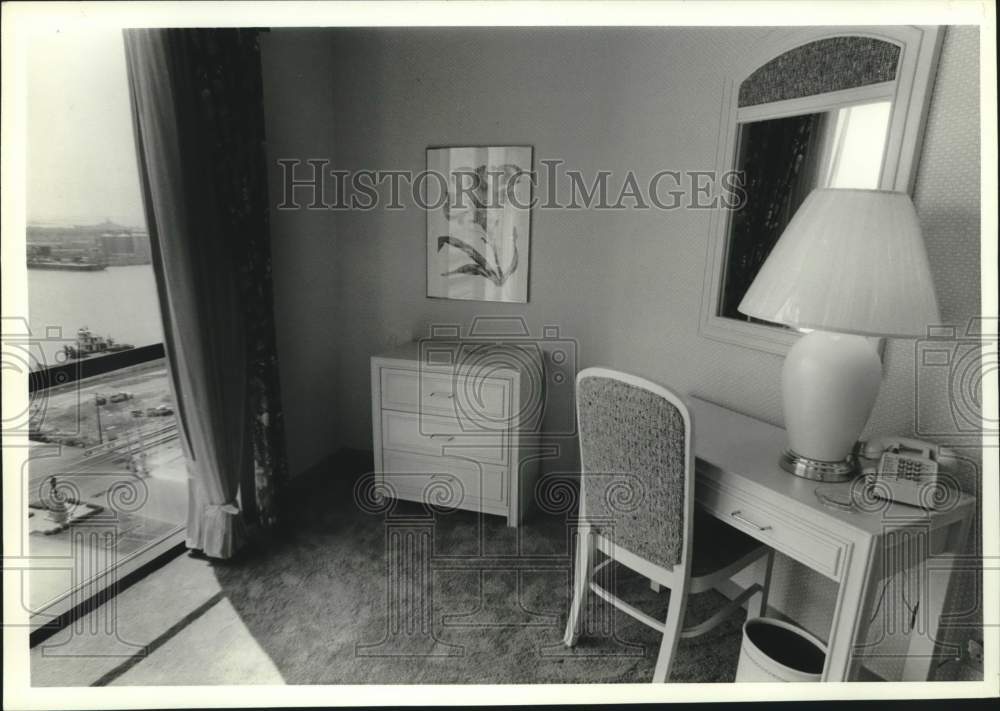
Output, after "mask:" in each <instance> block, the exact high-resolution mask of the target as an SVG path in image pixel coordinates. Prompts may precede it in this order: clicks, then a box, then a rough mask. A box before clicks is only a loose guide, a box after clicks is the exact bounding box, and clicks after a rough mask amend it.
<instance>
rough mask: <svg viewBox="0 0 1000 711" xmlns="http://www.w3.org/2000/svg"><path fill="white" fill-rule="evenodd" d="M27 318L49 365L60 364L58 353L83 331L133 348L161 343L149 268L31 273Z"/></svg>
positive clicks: (157, 307) (145, 266)
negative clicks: (85, 327) (78, 331)
mask: <svg viewBox="0 0 1000 711" xmlns="http://www.w3.org/2000/svg"><path fill="white" fill-rule="evenodd" d="M28 312H29V319H30V324H31V332H32V334H33V335H34V336H35V337H36V338H39V339H43V340H42V346H41V351H42V353H43V354H44V358H45V364H46V365H53V364H55V363H56V362H57V360H56V356H57V354H58V353H59V351H61V350H62V347H63V346H64V345H67V344H69V345H72V344H74V343H75V339H76V331H77V329H78V328H81V327H83V326H87V327H89V328H90V330H91V331H93V332H94V333H95V334H96V335H99V336H110V337H112V338H114V339H115V341H117V342H118V343H131V344H132V345H134V346H148V345H150V344H153V343H160V342H161V341H162V340H163V327H162V324H161V321H160V310H159V305H158V302H157V294H156V281H155V278H154V276H153V268H152V266H151V265H149V264H138V265H133V266H124V267H108V268H107V269H103V270H100V271H81V272H74V271H62V270H48V269H29V270H28ZM53 328H55V329H58V332H59V333H60V335H58V336H57V335H55V332H54V331H52V330H50V329H53Z"/></svg>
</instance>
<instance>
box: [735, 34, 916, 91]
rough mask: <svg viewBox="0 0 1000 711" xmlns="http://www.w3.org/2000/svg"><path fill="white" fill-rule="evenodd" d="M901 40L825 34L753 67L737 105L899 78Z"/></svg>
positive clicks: (742, 88) (742, 87)
mask: <svg viewBox="0 0 1000 711" xmlns="http://www.w3.org/2000/svg"><path fill="white" fill-rule="evenodd" d="M899 55H900V46H899V45H898V44H895V43H893V42H888V41H886V40H882V39H878V38H875V37H859V36H840V37H827V38H824V39H819V40H814V41H812V42H809V43H807V44H803V45H800V46H798V47H795V48H793V49H790V50H788V51H787V52H784V53H783V54H780V55H779V56H777V57H775V58H774V59H772V60H771V61H769V62H768V63H767V64H765V65H763V66H761V67H758V68H757V69H755V70H754V71H753V72H752V73H751V74H750V76H748V77H747V78H746V79H745V80H744V81H743V83H741V84H740V88H739V99H738V102H737V105H738V106H740V107H744V106H757V105H760V104H768V103H773V102H775V101H786V100H788V99H798V98H802V97H804V96H813V95H815V94H825V93H828V92H831V91H844V90H846V89H856V88H858V87H861V86H868V85H870V84H881V83H882V82H888V81H895V79H896V70H897V67H898V65H899Z"/></svg>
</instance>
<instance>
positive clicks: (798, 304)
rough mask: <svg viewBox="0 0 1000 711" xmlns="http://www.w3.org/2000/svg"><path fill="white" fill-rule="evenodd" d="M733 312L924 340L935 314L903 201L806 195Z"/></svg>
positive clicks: (858, 194) (860, 194)
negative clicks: (923, 336) (922, 338)
mask: <svg viewBox="0 0 1000 711" xmlns="http://www.w3.org/2000/svg"><path fill="white" fill-rule="evenodd" d="M739 310H740V311H741V312H742V313H745V314H747V315H748V316H753V317H754V318H759V319H763V320H765V321H771V322H774V323H783V324H786V325H788V326H794V327H799V328H811V329H818V330H824V331H838V332H843V333H857V334H862V335H869V336H898V337H917V336H922V335H925V334H926V332H927V327H928V326H929V325H932V324H936V323H939V322H940V315H939V312H938V306H937V299H936V298H935V296H934V285H933V282H932V280H931V272H930V265H929V264H928V262H927V252H926V250H925V249H924V242H923V238H922V237H921V234H920V225H919V223H918V222H917V214H916V211H915V210H914V209H913V203H912V202H911V201H910V197H909V196H908V195H907V194H906V193H898V192H891V191H886V190H853V189H834V188H822V189H817V190H813V191H812V192H811V193H810V194H809V196H808V197H806V199H805V200H804V201H803V203H802V205H801V207H799V209H798V212H796V213H795V215H794V217H792V220H791V222H789V223H788V227H787V228H785V231H784V233H782V235H781V238H780V239H779V240H778V243H777V244H776V245H775V247H774V249H773V250H772V252H771V254H770V255H769V256H768V258H767V260H766V261H765V262H764V265H763V266H762V267H761V269H760V272H759V273H758V274H757V277H756V278H755V279H754V281H753V283H752V284H751V285H750V288H749V289H748V290H747V293H746V295H745V296H744V297H743V300H742V301H741V302H740V305H739Z"/></svg>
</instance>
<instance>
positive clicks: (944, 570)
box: [903, 516, 972, 681]
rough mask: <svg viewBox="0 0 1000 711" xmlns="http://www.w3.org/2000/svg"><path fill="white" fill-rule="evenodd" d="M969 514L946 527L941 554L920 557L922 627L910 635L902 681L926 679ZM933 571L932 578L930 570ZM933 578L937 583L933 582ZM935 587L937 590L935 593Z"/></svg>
mask: <svg viewBox="0 0 1000 711" xmlns="http://www.w3.org/2000/svg"><path fill="white" fill-rule="evenodd" d="M971 522H972V517H971V516H965V517H963V518H962V519H960V520H958V521H956V522H954V523H953V524H951V526H950V527H949V529H948V531H947V534H946V535H947V542H946V544H945V550H944V552H943V553H942V554H936V553H931V554H930V556H929V558H928V560H925V561H921V563H920V572H919V575H920V577H919V581H920V586H921V596H920V597H921V600H923V606H924V609H923V610H922V611H921V622H922V623H923V624H921V625H920V627H921V628H922V629H917V630H914V631H913V633H912V636H911V637H910V644H909V648H908V649H907V653H906V663H905V664H904V666H903V681H927V680H929V679H930V675H931V669H932V666H933V664H934V661H935V657H934V650H935V646H936V645H937V643H938V641H939V636H940V629H941V613H942V612H943V610H944V602H945V600H946V599H947V597H948V590H949V588H950V587H951V578H952V575H953V574H954V571H955V563H956V560H957V559H958V557H959V556H961V555H962V554H963V553H964V552H965V545H966V542H967V540H968V537H969V526H970V524H971ZM932 573H933V574H934V579H932V577H931V574H932ZM935 579H936V581H937V584H936V585H935ZM935 589H936V590H937V593H936V594H935Z"/></svg>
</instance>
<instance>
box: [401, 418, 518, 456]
mask: <svg viewBox="0 0 1000 711" xmlns="http://www.w3.org/2000/svg"><path fill="white" fill-rule="evenodd" d="M382 446H383V447H385V448H386V449H395V450H398V451H401V452H412V453H414V454H427V455H431V456H436V457H440V456H443V455H445V454H453V455H456V456H462V457H466V458H468V459H474V460H476V461H478V462H487V463H490V464H506V463H507V435H505V434H501V433H493V432H482V431H481V430H480V432H479V433H476V432H472V433H470V432H469V431H468V430H467V429H465V428H463V427H462V425H461V423H459V421H458V420H457V419H456V418H454V417H439V416H437V415H426V414H416V413H411V412H394V411H392V410H383V411H382Z"/></svg>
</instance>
